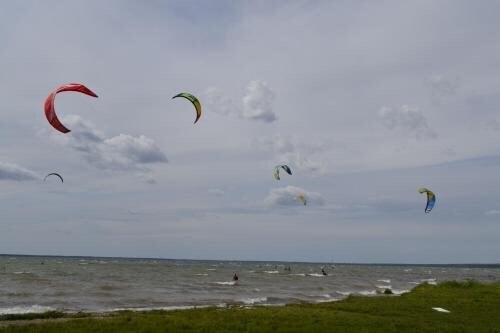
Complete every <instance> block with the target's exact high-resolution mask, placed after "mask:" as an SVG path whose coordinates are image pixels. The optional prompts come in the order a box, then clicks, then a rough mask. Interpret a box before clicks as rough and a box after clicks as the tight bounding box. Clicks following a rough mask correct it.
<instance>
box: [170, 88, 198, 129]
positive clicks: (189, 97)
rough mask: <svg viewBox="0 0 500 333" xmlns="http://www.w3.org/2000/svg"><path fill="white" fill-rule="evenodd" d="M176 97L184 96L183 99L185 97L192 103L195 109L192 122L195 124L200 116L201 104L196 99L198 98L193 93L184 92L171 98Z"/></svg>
mask: <svg viewBox="0 0 500 333" xmlns="http://www.w3.org/2000/svg"><path fill="white" fill-rule="evenodd" d="M176 97H184V98H185V99H187V100H189V101H190V102H191V103H193V105H194V108H195V109H196V119H195V121H194V123H195V124H196V122H197V121H198V119H200V117H201V104H200V101H199V100H198V98H196V97H195V96H194V95H192V94H190V93H186V92H183V93H180V94H177V95H175V96H174V97H172V99H174V98H176Z"/></svg>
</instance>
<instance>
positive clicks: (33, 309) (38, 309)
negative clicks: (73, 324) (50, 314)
mask: <svg viewBox="0 0 500 333" xmlns="http://www.w3.org/2000/svg"><path fill="white" fill-rule="evenodd" d="M55 310H56V309H55V308H52V307H50V306H43V305H37V304H35V305H30V306H13V307H10V308H0V315H5V314H24V313H43V312H47V311H55Z"/></svg>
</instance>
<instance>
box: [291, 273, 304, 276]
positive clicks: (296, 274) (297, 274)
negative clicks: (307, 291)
mask: <svg viewBox="0 0 500 333" xmlns="http://www.w3.org/2000/svg"><path fill="white" fill-rule="evenodd" d="M288 275H295V276H306V274H305V273H291V274H288Z"/></svg>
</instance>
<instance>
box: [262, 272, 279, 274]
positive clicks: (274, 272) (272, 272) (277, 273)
mask: <svg viewBox="0 0 500 333" xmlns="http://www.w3.org/2000/svg"><path fill="white" fill-rule="evenodd" d="M264 273H267V274H278V273H279V271H264Z"/></svg>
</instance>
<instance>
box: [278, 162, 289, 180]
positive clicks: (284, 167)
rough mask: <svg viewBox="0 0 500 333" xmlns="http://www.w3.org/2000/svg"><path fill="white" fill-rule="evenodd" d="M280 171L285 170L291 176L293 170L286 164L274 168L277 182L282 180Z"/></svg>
mask: <svg viewBox="0 0 500 333" xmlns="http://www.w3.org/2000/svg"><path fill="white" fill-rule="evenodd" d="M280 169H283V170H285V171H286V173H287V174H289V175H291V174H292V170H291V169H290V167H289V166H288V165H286V164H283V165H277V166H275V167H274V170H273V176H274V178H275V179H276V180H280V179H281V178H280Z"/></svg>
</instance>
